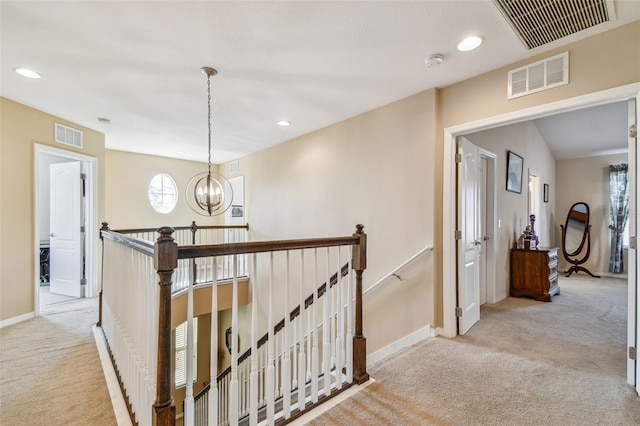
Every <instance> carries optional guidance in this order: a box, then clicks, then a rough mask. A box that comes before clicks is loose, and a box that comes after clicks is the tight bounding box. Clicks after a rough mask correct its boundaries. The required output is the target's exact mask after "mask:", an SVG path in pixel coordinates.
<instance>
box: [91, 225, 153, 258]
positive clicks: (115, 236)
mask: <svg viewBox="0 0 640 426" xmlns="http://www.w3.org/2000/svg"><path fill="white" fill-rule="evenodd" d="M100 237H101V238H103V239H104V238H106V239H108V240H112V241H115V242H117V243H120V244H122V245H123V246H126V247H130V248H132V249H134V250H137V251H139V252H140V253H144V254H146V255H148V256H153V250H154V246H155V244H154V243H153V242H152V241H147V240H142V239H140V238H135V237H128V236H126V235H123V234H120V233H118V232H117V231H108V230H104V229H102V230H100Z"/></svg>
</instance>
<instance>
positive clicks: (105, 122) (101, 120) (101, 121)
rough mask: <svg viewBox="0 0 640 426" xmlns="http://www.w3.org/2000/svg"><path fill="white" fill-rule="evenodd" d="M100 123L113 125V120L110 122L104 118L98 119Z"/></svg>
mask: <svg viewBox="0 0 640 426" xmlns="http://www.w3.org/2000/svg"><path fill="white" fill-rule="evenodd" d="M98 122H100V123H104V124H111V120H109V119H108V118H104V117H98Z"/></svg>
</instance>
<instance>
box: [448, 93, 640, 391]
mask: <svg viewBox="0 0 640 426" xmlns="http://www.w3.org/2000/svg"><path fill="white" fill-rule="evenodd" d="M639 89H640V86H639V85H638V84H631V85H628V86H622V87H619V88H614V89H609V90H605V91H602V92H597V93H593V94H589V95H584V96H580V97H576V98H572V99H567V100H563V101H558V102H554V103H553V104H549V105H542V106H538V107H533V108H529V109H525V110H521V111H517V112H513V113H508V114H504V115H501V116H496V117H492V118H489V119H485V120H482V121H479V122H475V123H467V124H464V125H460V126H455V127H452V128H447V129H445V131H444V176H443V232H444V236H443V259H444V263H443V314H444V315H443V317H444V318H443V319H444V321H443V330H442V334H443V335H445V336H447V337H453V336H455V335H456V334H457V327H456V325H457V317H456V304H455V303H456V298H457V294H456V291H457V285H456V268H457V266H456V256H455V246H456V244H455V241H454V240H453V239H452V238H451V237H450V235H453V234H454V231H455V218H454V217H452V216H451V215H449V214H447V212H448V211H451V210H453V209H454V208H455V194H456V192H455V173H454V170H453V168H452V166H451V165H452V164H454V162H453V159H454V153H455V146H456V145H455V143H456V140H457V137H458V136H461V135H467V134H469V133H472V132H478V131H481V130H486V129H490V128H497V127H499V126H505V125H509V124H515V123H521V122H524V121H526V120H533V119H536V118H541V117H546V116H549V115H552V114H557V113H560V112H567V111H572V110H576V109H580V108H586V107H589V106H597V105H603V104H609V103H613V102H618V101H621V100H625V99H628V100H630V101H634V102H637V99H638V93H639ZM630 114H631V113H630ZM632 115H633V117H632V118H633V119H636V118H637V111H635V110H634V112H633V114H632ZM630 117H631V115H630ZM636 143H637V141H636V139H635V136H634V137H629V167H630V169H631V170H633V173H631V175H632V176H630V187H631V188H632V192H633V191H634V190H635V188H636V187H637V186H636V179H637V175H636V173H637V168H636V161H637V152H636V148H635V144H636ZM630 217H632V218H634V220H635V221H636V222H637V216H635V215H633V214H631V213H630ZM499 220H500V219H498V224H497V226H498V227H500V222H499ZM514 220H515V221H516V222H517V221H518V220H519V219H518V218H516V219H514ZM515 228H516V229H520V228H522V226H521V225H519V224H518V223H515ZM630 257H634V259H633V260H632V259H630V262H629V266H630V268H629V270H630V274H629V280H628V288H629V293H628V294H629V296H628V298H629V317H628V324H627V326H628V330H629V339H628V342H629V346H630V347H632V348H635V347H636V342H637V340H638V336H637V334H638V333H637V330H638V328H637V324H636V321H637V319H636V307H637V303H638V300H637V294H638V293H637V274H636V272H635V271H636V263H635V262H636V261H637V251H636V252H634V253H633V256H631V254H630ZM631 271H633V273H631ZM632 334H633V335H632ZM636 371H637V370H636V368H635V361H630V362H629V364H628V373H629V375H628V377H629V379H628V383H629V384H631V385H633V386H634V387H635V386H636V383H637V381H636V380H634V379H632V377H633V376H635V374H636Z"/></svg>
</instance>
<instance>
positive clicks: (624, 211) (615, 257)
mask: <svg viewBox="0 0 640 426" xmlns="http://www.w3.org/2000/svg"><path fill="white" fill-rule="evenodd" d="M628 169H629V165H628V164H616V165H611V166H609V217H610V218H611V219H610V222H609V229H611V255H610V257H609V272H613V273H618V274H619V273H622V272H624V260H623V258H622V253H623V252H622V249H623V243H624V241H623V239H622V233H623V232H624V228H625V226H626V225H627V220H628V219H629V187H628V184H627V183H628V177H627V175H628V173H627V171H628Z"/></svg>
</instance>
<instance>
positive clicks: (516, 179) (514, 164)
mask: <svg viewBox="0 0 640 426" xmlns="http://www.w3.org/2000/svg"><path fill="white" fill-rule="evenodd" d="M523 165H524V159H523V158H522V157H520V156H519V155H518V154H516V153H515V152H513V151H508V152H507V191H511V192H517V193H518V194H521V193H522V169H523Z"/></svg>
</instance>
